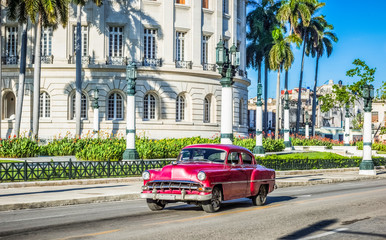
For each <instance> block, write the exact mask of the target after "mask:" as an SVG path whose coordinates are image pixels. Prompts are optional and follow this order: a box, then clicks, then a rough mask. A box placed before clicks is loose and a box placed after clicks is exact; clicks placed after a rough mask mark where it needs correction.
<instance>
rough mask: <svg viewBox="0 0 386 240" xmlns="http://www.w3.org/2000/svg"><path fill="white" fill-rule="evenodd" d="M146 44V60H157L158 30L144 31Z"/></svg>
mask: <svg viewBox="0 0 386 240" xmlns="http://www.w3.org/2000/svg"><path fill="white" fill-rule="evenodd" d="M143 36H144V37H143V38H144V39H143V42H144V58H150V59H155V58H156V51H157V50H156V49H157V42H156V39H157V38H156V37H157V30H156V29H144V34H143Z"/></svg>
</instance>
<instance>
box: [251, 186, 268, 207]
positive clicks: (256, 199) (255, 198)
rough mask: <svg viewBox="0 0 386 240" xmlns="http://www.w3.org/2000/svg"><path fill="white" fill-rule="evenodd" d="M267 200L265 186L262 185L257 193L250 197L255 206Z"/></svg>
mask: <svg viewBox="0 0 386 240" xmlns="http://www.w3.org/2000/svg"><path fill="white" fill-rule="evenodd" d="M266 201H267V188H266V187H265V186H264V185H261V186H260V189H259V193H258V194H257V195H256V196H253V197H252V203H253V205H255V206H262V205H264V204H265V202H266Z"/></svg>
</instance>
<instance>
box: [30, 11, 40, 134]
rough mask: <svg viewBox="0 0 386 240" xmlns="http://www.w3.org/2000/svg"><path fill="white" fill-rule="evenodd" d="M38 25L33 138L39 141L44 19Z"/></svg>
mask: <svg viewBox="0 0 386 240" xmlns="http://www.w3.org/2000/svg"><path fill="white" fill-rule="evenodd" d="M38 17H39V20H38V24H37V26H36V27H37V29H36V37H35V60H34V63H35V64H34V95H33V118H32V138H33V139H34V140H35V141H37V140H38V137H39V136H38V134H39V114H40V111H39V110H40V73H41V57H40V56H41V51H40V46H41V38H42V18H41V15H39V16H38Z"/></svg>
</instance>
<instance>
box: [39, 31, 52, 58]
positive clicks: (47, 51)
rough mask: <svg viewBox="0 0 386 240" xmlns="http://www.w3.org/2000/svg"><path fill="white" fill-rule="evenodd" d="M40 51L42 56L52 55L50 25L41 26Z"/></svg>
mask: <svg viewBox="0 0 386 240" xmlns="http://www.w3.org/2000/svg"><path fill="white" fill-rule="evenodd" d="M40 51H41V55H42V56H51V55H52V27H45V28H43V30H42V39H41V45H40Z"/></svg>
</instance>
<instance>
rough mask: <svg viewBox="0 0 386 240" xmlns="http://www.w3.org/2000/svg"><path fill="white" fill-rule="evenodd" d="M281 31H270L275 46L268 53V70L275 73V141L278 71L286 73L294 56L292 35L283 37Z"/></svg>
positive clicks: (277, 108) (278, 88) (276, 134)
mask: <svg viewBox="0 0 386 240" xmlns="http://www.w3.org/2000/svg"><path fill="white" fill-rule="evenodd" d="M282 31H283V30H282V29H281V28H276V29H275V30H273V31H272V37H273V39H274V43H275V44H274V45H273V46H272V49H271V51H270V52H269V65H270V68H271V69H273V70H276V71H277V81H276V118H275V124H276V127H275V139H278V136H279V102H280V71H281V69H282V68H284V69H285V70H286V71H287V70H288V69H289V68H290V67H291V65H292V63H293V61H294V55H293V52H292V50H291V43H292V42H294V40H293V39H292V38H291V36H294V35H290V36H288V37H284V35H283V32H282Z"/></svg>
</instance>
